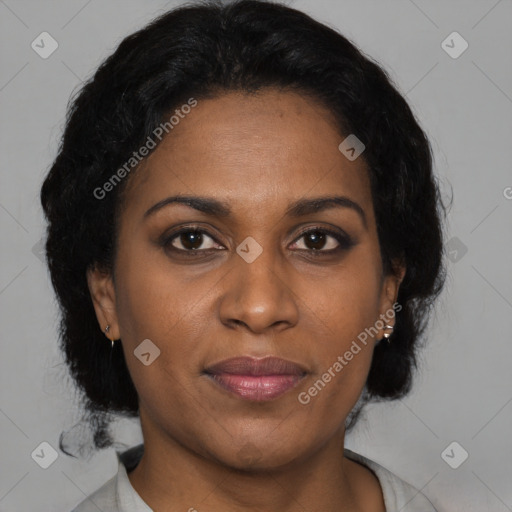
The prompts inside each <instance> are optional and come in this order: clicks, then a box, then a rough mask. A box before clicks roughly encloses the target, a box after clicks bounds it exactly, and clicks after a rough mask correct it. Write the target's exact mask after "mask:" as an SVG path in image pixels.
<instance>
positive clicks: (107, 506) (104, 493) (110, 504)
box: [71, 475, 119, 512]
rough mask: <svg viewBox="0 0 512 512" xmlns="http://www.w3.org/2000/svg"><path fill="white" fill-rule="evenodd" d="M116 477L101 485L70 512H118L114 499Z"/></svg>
mask: <svg viewBox="0 0 512 512" xmlns="http://www.w3.org/2000/svg"><path fill="white" fill-rule="evenodd" d="M116 480H117V475H116V476H113V477H112V478H111V479H110V480H109V481H108V482H106V483H105V484H103V485H102V486H101V487H100V488H99V489H98V490H97V491H95V492H93V493H92V494H91V495H90V496H88V497H87V498H86V499H85V500H83V501H81V502H80V503H79V504H78V505H77V506H76V507H75V508H74V509H73V510H72V511H71V512H98V510H101V511H102V512H119V508H118V506H117V499H116Z"/></svg>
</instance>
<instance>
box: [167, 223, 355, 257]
mask: <svg viewBox="0 0 512 512" xmlns="http://www.w3.org/2000/svg"><path fill="white" fill-rule="evenodd" d="M183 233H197V234H203V235H207V236H208V237H209V238H211V239H212V240H213V241H214V242H215V243H217V244H219V242H217V240H216V239H215V237H214V236H213V235H211V234H210V233H209V232H208V231H206V230H204V229H201V228H199V227H198V226H184V227H182V228H180V229H179V230H177V231H173V232H172V233H170V234H169V235H164V236H163V237H162V240H161V241H160V245H161V246H162V247H164V248H165V249H167V250H170V251H172V252H174V253H181V254H183V255H186V257H192V258H197V257H200V256H205V253H207V254H208V253H210V254H211V253H213V252H214V251H219V250H221V249H178V248H176V247H173V246H172V242H173V241H174V240H175V239H176V238H178V237H179V236H180V235H182V234H183ZM309 233H318V234H323V235H329V236H331V237H333V238H334V239H335V240H336V241H337V242H338V244H339V246H338V247H336V248H335V249H329V250H323V249H296V250H298V251H299V252H307V253H308V254H310V255H311V256H313V257H322V256H332V255H334V254H337V253H340V252H341V251H345V250H348V249H350V248H351V247H352V246H353V245H355V243H354V241H353V240H352V239H351V238H350V237H349V236H348V235H343V234H341V233H338V232H337V231H333V230H331V229H328V228H324V227H315V226H314V227H309V228H308V229H306V230H304V231H301V232H300V233H299V235H298V237H297V238H295V240H294V241H293V242H292V243H296V242H297V241H299V240H300V239H301V238H303V237H304V236H305V235H308V234H309ZM219 245H222V244H219Z"/></svg>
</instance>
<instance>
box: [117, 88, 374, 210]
mask: <svg viewBox="0 0 512 512" xmlns="http://www.w3.org/2000/svg"><path fill="white" fill-rule="evenodd" d="M197 101H198V103H197V106H195V107H194V108H193V109H191V111H190V112H189V113H188V114H186V115H185V114H182V116H181V117H180V120H179V123H178V124H177V125H176V126H174V127H173V129H172V131H170V133H169V134H168V135H166V136H165V137H164V138H163V139H162V141H161V142H160V143H159V144H158V146H157V147H156V149H154V151H153V152H152V153H151V154H150V155H149V156H148V157H147V158H146V160H145V161H144V162H143V164H142V165H141V166H140V168H139V169H138V170H137V172H136V173H135V174H134V176H132V177H131V178H130V184H129V187H128V188H127V190H126V196H125V197H126V199H125V201H126V204H125V206H126V207H127V208H130V209H137V210H141V209H142V208H144V207H150V206H151V205H152V204H153V203H156V202H158V201H159V200H161V199H163V198H164V197H165V196H167V195H175V194H187V195H208V196H215V197H218V198H219V199H222V200H224V201H227V202H229V203H230V204H231V205H233V210H235V209H237V210H239V211H242V210H247V211H252V212H254V211H255V209H257V210H260V209H261V208H265V211H273V210H275V211H278V210H282V206H283V205H284V204H285V203H286V204H287V203H289V202H291V201H293V200H297V199H300V198H302V197H307V196H318V195H321V194H334V193H340V194H344V195H348V196H351V198H352V199H354V200H356V201H357V202H359V203H360V204H361V203H362V204H363V205H365V206H366V207H367V208H369V207H371V192H370V184H369V179H368V173H367V167H366V163H365V161H364V160H363V158H362V157H359V158H357V159H356V160H354V161H350V160H348V159H347V158H346V157H345V156H344V154H342V153H341V152H340V151H339V149H338V146H339V144H340V143H341V142H342V141H343V140H344V139H345V137H346V135H345V134H342V133H340V131H339V128H338V126H337V123H336V121H335V119H334V117H333V115H332V114H331V112H329V110H328V109H327V108H326V107H325V106H323V105H321V104H320V103H318V102H316V101H314V100H313V99H311V98H310V97H307V96H303V95H300V94H298V93H295V92H282V91H281V92H280V91H276V90H265V91H263V92H259V93H258V94H252V95H249V94H245V93H240V92H229V93H226V94H223V95H221V96H218V97H216V98H211V99H205V100H201V99H199V100H197Z"/></svg>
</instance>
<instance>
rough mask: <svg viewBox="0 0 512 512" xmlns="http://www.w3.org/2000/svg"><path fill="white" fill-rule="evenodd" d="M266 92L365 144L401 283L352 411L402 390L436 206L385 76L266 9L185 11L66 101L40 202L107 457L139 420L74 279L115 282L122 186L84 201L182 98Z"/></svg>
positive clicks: (423, 307)
mask: <svg viewBox="0 0 512 512" xmlns="http://www.w3.org/2000/svg"><path fill="white" fill-rule="evenodd" d="M266 87H272V88H277V89H280V90H285V91H286V90H288V91H295V92H298V93H300V94H303V95H307V96H308V97H310V98H312V99H314V100H315V101H317V102H319V104H322V105H324V106H326V107H327V108H328V109H329V110H330V111H331V112H332V114H333V115H334V118H335V119H336V121H337V123H338V126H339V130H340V136H341V135H342V134H343V135H345V136H346V135H348V134H351V133H354V134H356V135H357V137H358V138H359V139H360V140H361V141H362V142H363V143H364V144H365V146H366V149H365V151H364V153H363V155H362V156H361V158H364V161H365V162H366V163H367V166H368V169H369V173H370V180H371V191H372V197H373V205H374V210H375V215H376V219H377V230H378V237H379V242H380V249H381V257H382V263H383V268H384V271H385V272H386V273H392V272H393V271H394V266H393V262H397V261H400V262H402V263H405V265H406V269H407V272H406V274H405V278H404V280H403V282H402V284H401V287H400V290H399V295H398V302H399V304H400V305H401V306H402V309H401V311H400V313H399V314H398V315H397V316H396V324H395V330H394V332H393V334H392V337H391V340H392V342H391V344H387V343H379V344H377V346H376V348H375V351H374V356H373V360H372V363H371V369H370V372H369V376H368V379H367V383H366V386H365V390H364V393H363V396H364V397H365V403H366V401H368V400H379V399H396V398H400V397H402V396H404V395H405V394H406V393H407V392H408V391H409V389H410V387H411V377H412V373H413V370H414V368H415V366H416V364H417V359H416V352H417V348H418V345H419V343H420V341H421V340H422V338H423V334H424V330H425V327H426V325H427V323H428V318H429V316H430V312H431V310H432V306H433V304H434V301H435V299H436V298H437V296H438V295H439V293H440V292H441V289H442V287H443V284H444V280H445V277H446V272H445V265H444V259H443V256H444V254H443V225H442V222H441V217H442V215H443V214H444V215H446V206H444V205H443V202H442V200H441V197H440V192H439V187H438V184H437V181H436V178H435V176H434V174H433V170H432V167H433V159H432V152H431V147H430V144H429V141H428V139H427V137H426V135H425V133H424V132H423V130H422V129H421V128H420V126H419V124H418V122H417V120H416V119H415V116H414V114H413V113H412V111H411V109H410V107H409V106H408V104H407V102H406V101H405V99H404V98H403V97H402V96H401V94H400V93H399V92H398V91H397V89H396V88H395V86H394V85H393V84H392V81H391V79H390V78H389V76H388V75H387V73H386V72H385V71H384V70H383V69H382V68H381V67H380V66H379V65H378V64H377V63H376V62H374V61H373V60H371V58H370V57H367V56H365V55H364V54H363V53H362V52H361V51H360V50H359V49H358V48H357V47H356V45H355V44H354V43H352V42H350V41H349V40H348V39H347V38H345V37H343V36H342V35H340V34H339V33H338V32H336V31H335V30H333V29H331V28H329V27H327V26H326V25H323V24H321V23H319V22H317V21H315V20H313V19H312V18H310V17H309V16H307V15H306V14H304V13H302V12H300V11H297V10H295V9H292V8H289V7H287V6H284V5H281V4H279V3H272V2H263V1H258V0H242V1H235V2H233V3H231V4H228V5H223V4H222V3H221V2H220V1H207V2H202V3H194V4H191V5H186V6H182V7H180V8H177V9H174V10H172V11H169V12H167V13H165V14H164V15H162V16H160V17H159V18H157V19H155V20H154V21H152V22H151V23H150V24H148V25H147V26H146V27H144V28H143V29H141V30H139V31H137V32H136V33H134V34H132V35H130V36H128V37H126V38H125V39H124V40H123V41H122V42H121V43H120V45H119V46H118V48H117V49H116V51H115V52H114V53H113V54H112V55H111V56H110V57H108V58H107V59H106V60H105V61H104V62H103V63H102V64H101V65H100V67H99V68H98V70H97V71H96V73H95V74H94V76H92V77H91V78H90V79H89V80H88V81H87V82H86V83H85V85H84V86H83V87H82V88H81V90H80V91H79V93H78V94H77V95H76V97H74V98H72V102H71V105H70V107H69V108H68V115H67V119H66V126H65V131H64V134H63V137H62V140H61V143H60V147H59V151H58V155H57V156H56V158H55V161H54V163H53V165H52V167H51V169H50V171H49V173H48V176H47V177H46V179H45V181H44V183H43V186H42V190H41V202H42V206H43V209H44V213H45V215H46V218H47V220H48V232H47V235H48V236H47V242H46V255H47V261H48V266H49V270H50V273H51V279H52V283H53V286H54V288H55V291H56V294H57V297H58V300H59V304H60V308H61V323H60V332H59V334H60V343H61V345H60V346H61V349H62V350H63V352H64V354H65V361H66V364H67V365H68V367H69V370H70V374H71V376H72V378H73V379H74V381H75V382H76V384H77V386H78V388H77V389H78V390H79V391H80V392H81V394H82V402H83V406H84V411H85V415H84V418H86V420H87V423H88V424H89V425H90V426H91V427H92V431H94V445H95V448H96V449H98V448H105V447H108V446H111V445H112V439H111V437H110V435H109V433H108V425H109V423H110V421H111V420H112V418H113V417H114V416H113V415H118V416H119V415H121V416H126V417H136V416H138V397H137V392H136V389H135V387H134V385H133V382H132V379H131V377H130V375H129V372H128V369H127V366H126V362H125V359H124V356H123V352H122V348H121V346H120V345H119V344H116V346H115V348H114V349H113V352H112V351H111V347H110V343H106V342H105V337H104V335H103V333H102V332H101V330H100V329H99V328H98V324H97V320H96V316H95V312H94V308H93V304H92V300H91V296H90V293H89V289H88V285H87V279H86V271H87V269H88V268H90V267H94V266H97V267H99V268H103V269H105V270H107V271H113V270H114V263H115V257H116V240H117V237H116V234H117V226H118V220H119V215H120V212H121V208H122V205H123V200H124V199H123V197H124V195H123V191H125V188H126V184H127V183H129V181H130V176H128V177H126V178H125V179H124V180H122V182H120V183H119V184H117V186H115V187H113V189H112V191H111V192H110V193H109V194H108V196H107V197H105V198H103V199H98V197H97V194H95V193H94V191H95V190H97V189H98V187H102V186H103V185H104V184H105V183H106V182H107V181H108V180H109V179H110V178H111V177H112V175H113V174H114V173H115V172H116V170H117V169H119V167H120V166H122V165H123V163H125V162H126V161H127V160H128V159H129V158H130V157H131V156H132V154H133V152H134V150H136V149H137V148H139V147H140V146H141V145H142V144H143V143H144V141H146V140H147V138H148V136H150V134H151V133H153V131H154V130H155V129H156V128H157V127H158V126H159V125H160V123H162V121H163V120H164V119H168V117H169V113H170V112H172V111H173V109H175V108H177V107H178V106H179V105H180V104H182V103H184V102H185V101H186V99H187V98H190V97H194V98H197V99H201V98H212V97H215V96H218V95H221V94H222V93H223V92H226V91H244V92H246V93H253V92H256V91H258V90H261V89H262V88H266ZM340 140H341V139H340ZM135 172H137V168H135V169H134V170H133V171H132V172H131V174H134V173H135ZM84 421H85V420H84ZM61 441H62V436H61ZM61 448H63V444H62V442H61ZM64 451H65V450H64Z"/></svg>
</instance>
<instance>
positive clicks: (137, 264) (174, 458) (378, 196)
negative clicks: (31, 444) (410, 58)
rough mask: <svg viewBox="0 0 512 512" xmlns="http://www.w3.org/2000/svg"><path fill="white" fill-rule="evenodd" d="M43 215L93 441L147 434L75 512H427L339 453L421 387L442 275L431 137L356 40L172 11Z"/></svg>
mask: <svg viewBox="0 0 512 512" xmlns="http://www.w3.org/2000/svg"><path fill="white" fill-rule="evenodd" d="M41 199H42V204H43V208H44V211H45V214H46V216H47V219H48V222H49V227H48V240H47V246H46V250H47V257H48V263H49V268H50V272H51V276H52V282H53V285H54V287H55V290H56V293H57V296H58V298H59V301H60V304H61V308H62V327H61V340H62V341H61V343H62V349H63V350H64V352H65V354H66V360H67V364H68V365H69V368H70V371H71V373H72V375H73V377H74V379H75V381H76V383H77V385H78V387H79V389H80V390H81V391H82V392H83V399H84V405H85V408H86V411H88V414H89V418H90V423H91V427H92V428H93V429H95V433H96V436H95V443H96V447H97V448H104V447H107V446H111V445H112V439H110V437H109V436H108V434H107V432H106V429H107V426H108V422H109V419H110V415H113V414H122V415H127V416H131V417H140V421H141V427H142V433H143V438H144V443H143V445H140V446H138V447H135V448H134V449H131V450H129V451H128V452H125V453H123V454H118V462H119V470H118V473H117V475H116V476H115V477H113V478H112V479H111V480H109V481H108V482H107V483H106V484H105V485H104V486H102V487H101V488H100V489H99V490H98V491H96V492H95V493H94V494H93V495H92V496H90V497H89V499H87V500H84V501H83V502H82V503H81V504H80V505H78V506H77V508H75V511H77V512H85V511H89V510H97V509H98V508H99V509H100V510H102V511H104V512H106V511H123V512H127V511H142V510H154V511H157V512H158V511H164V510H189V511H193V510H198V511H201V510H209V511H216V510H239V511H245V510H255V509H257V510H268V511H274V510H276V511H280V512H283V511H296V510H301V511H302V510H323V511H351V512H352V511H360V510H364V511H366V512H382V511H393V512H394V511H397V510H401V511H403V512H406V511H417V512H418V511H421V512H424V511H433V510H435V509H434V508H433V506H432V505H431V504H430V502H429V501H428V500H427V498H426V497H424V496H423V495H422V494H420V493H418V491H416V490H415V489H414V488H413V487H411V486H410V485H409V484H407V483H406V482H404V481H402V480H400V479H399V478H398V477H397V476H395V475H393V474H392V473H391V472H389V471H388V470H386V469H385V468H383V467H382V466H380V465H378V464H377V463H375V462H373V461H371V460H370V459H368V458H365V457H363V456H361V455H358V454H356V453H354V452H351V451H349V450H347V449H344V439H345V433H346V431H347V429H348V428H350V427H351V426H352V425H353V424H354V422H355V420H356V418H357V414H358V412H359V411H360V410H361V407H362V406H363V405H364V404H365V403H367V402H368V401H370V400H378V399H397V398H399V397H402V396H404V395H405V394H406V393H407V392H408V390H409V388H410V385H411V377H412V371H413V368H414V363H415V353H416V349H417V346H418V343H419V341H420V339H421V336H422V334H423V332H424V329H425V326H426V323H427V320H428V313H429V310H430V306H431V305H432V304H433V302H434V299H435V298H436V297H437V296H438V295H439V293H440V291H441V289H442V285H443V281H444V275H445V273H444V265H443V261H442V251H443V249H442V226H441V214H442V212H443V205H442V203H441V201H440V199H439V192H438V187H437V184H436V180H435V177H434V175H433V172H432V159H431V150H430V145H429V142H428V140H427V138H426V136H425V134H424V132H423V131H422V129H421V128H420V127H419V126H418V124H417V121H416V120H415V118H414V116H413V114H412V112H411V110H410V108H409V107H408V105H407V103H406V102H405V100H404V99H403V97H402V96H401V95H400V94H399V93H398V92H397V91H396V89H395V88H394V87H393V85H392V84H391V82H390V80H389V78H388V77H387V75H386V73H385V72H384V71H383V70H382V69H381V68H380V67H379V66H378V65H377V64H376V63H374V62H372V61H371V60H370V59H369V58H367V57H365V56H363V55H362V53H361V52H360V51H359V50H358V49H357V48H356V47H355V46H354V45H353V44H352V43H351V42H349V41H348V40H347V39H346V38H344V37H343V36H341V35H340V34H338V33H337V32H335V31H333V30H332V29H330V28H327V27H326V26H324V25H322V24H320V23H318V22H316V21H314V20H312V19H311V18H310V17H308V16H306V15H305V14H303V13H301V12H299V11H296V10H294V9H291V8H288V7H285V6H283V5H279V4H270V3H262V2H259V1H253V0H246V1H240V2H236V3H233V4H231V5H228V6H222V5H221V4H220V3H208V4H205V3H202V4H196V5H192V6H187V7H182V8H179V9H176V10H173V11H170V12H168V13H166V14H165V15H163V16H161V17H160V18H158V19H156V20H155V21H153V22H152V23H151V24H150V25H148V26H147V27H145V28H144V29H142V30H140V31H138V32H137V33H135V34H133V35H131V36H129V37H127V38H126V39H125V40H124V41H123V42H122V43H121V44H120V46H119V47H118V49H117V50H116V51H115V53H114V54H113V55H112V56H111V57H109V58H108V59H107V60H106V61H105V62H104V63H103V64H102V65H101V66H100V68H99V69H98V71H97V72H96V74H95V76H94V77H93V78H92V79H91V80H90V81H89V82H88V83H87V84H86V85H85V86H84V88H83V89H82V91H81V92H80V94H79V95H78V97H77V98H76V99H75V101H74V103H73V105H72V108H71V109H70V112H69V115H68V119H67V124H66V128H65V132H64V136H63V140H62V144H61V147H60V150H59V154H58V156H57V158H56V160H55V162H54V164H53V166H52V168H51V170H50V173H49V175H48V177H47V178H46V180H45V182H44V185H43V188H42V192H41ZM61 447H62V446H61Z"/></svg>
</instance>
